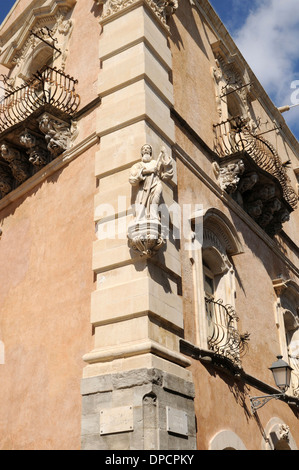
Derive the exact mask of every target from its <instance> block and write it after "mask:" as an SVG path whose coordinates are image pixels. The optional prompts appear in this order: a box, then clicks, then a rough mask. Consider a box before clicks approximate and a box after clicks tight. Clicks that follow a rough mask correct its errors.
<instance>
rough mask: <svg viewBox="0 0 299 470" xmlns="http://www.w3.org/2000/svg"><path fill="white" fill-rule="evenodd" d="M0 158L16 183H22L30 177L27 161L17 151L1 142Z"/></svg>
mask: <svg viewBox="0 0 299 470" xmlns="http://www.w3.org/2000/svg"><path fill="white" fill-rule="evenodd" d="M1 156H2V158H3V160H5V161H6V162H7V163H8V164H9V167H10V169H11V172H12V175H13V177H14V179H15V180H16V181H17V182H18V183H23V181H25V180H26V179H27V178H29V176H30V170H29V164H28V159H27V158H26V157H25V155H23V154H22V153H21V152H20V151H19V150H17V149H15V148H13V147H12V146H11V145H9V144H7V143H5V142H2V144H1Z"/></svg>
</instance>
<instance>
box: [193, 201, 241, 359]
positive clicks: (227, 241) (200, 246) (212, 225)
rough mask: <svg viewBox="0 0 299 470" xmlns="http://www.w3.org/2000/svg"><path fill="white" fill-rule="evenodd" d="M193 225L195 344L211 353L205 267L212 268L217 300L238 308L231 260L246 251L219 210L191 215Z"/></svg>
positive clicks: (231, 225)
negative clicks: (205, 265)
mask: <svg viewBox="0 0 299 470" xmlns="http://www.w3.org/2000/svg"><path fill="white" fill-rule="evenodd" d="M190 223H191V227H192V236H191V238H192V242H191V250H190V254H189V258H190V261H191V263H192V272H193V290H194V300H195V312H194V313H195V329H196V337H195V342H196V346H198V347H200V348H201V349H205V350H209V347H208V324H207V323H208V322H207V318H206V302H205V291H204V264H208V265H209V269H210V270H211V271H212V272H213V273H214V277H215V279H216V281H217V286H216V289H215V297H217V300H219V299H221V300H222V301H223V304H224V305H230V306H231V307H232V308H235V296H236V287H235V271H234V266H233V264H232V262H231V259H230V258H231V256H234V255H237V254H241V253H243V252H244V250H243V247H242V244H241V241H240V239H239V236H238V234H237V231H236V229H235V227H234V226H233V224H232V223H231V222H230V220H229V219H228V217H227V216H225V215H224V214H223V213H222V212H221V211H220V210H218V209H216V208H209V209H207V210H200V211H198V212H197V213H195V214H193V215H192V217H191V220H190ZM194 227H195V232H194V231H193V230H194ZM218 297H219V299H218Z"/></svg>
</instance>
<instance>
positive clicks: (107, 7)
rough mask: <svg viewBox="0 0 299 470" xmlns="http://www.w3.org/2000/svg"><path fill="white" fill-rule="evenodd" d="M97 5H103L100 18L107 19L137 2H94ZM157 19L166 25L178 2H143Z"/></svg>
mask: <svg viewBox="0 0 299 470" xmlns="http://www.w3.org/2000/svg"><path fill="white" fill-rule="evenodd" d="M95 1H96V2H97V3H98V4H101V5H104V9H103V14H102V18H103V19H104V18H107V17H108V16H111V15H113V14H114V13H117V12H119V11H121V10H123V9H124V8H126V7H129V6H130V5H133V4H134V3H137V2H139V0H95ZM145 1H146V3H147V4H148V5H149V6H150V8H151V9H152V10H153V11H154V12H155V13H156V15H157V17H158V18H159V19H160V20H161V21H162V22H163V23H164V24H166V21H167V18H169V17H170V16H171V15H173V13H174V12H175V11H176V10H177V8H178V0H145Z"/></svg>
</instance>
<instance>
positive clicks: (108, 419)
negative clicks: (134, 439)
mask: <svg viewBox="0 0 299 470" xmlns="http://www.w3.org/2000/svg"><path fill="white" fill-rule="evenodd" d="M128 431H133V406H120V407H117V408H107V409H105V410H101V412H100V433H101V434H102V435H104V434H115V433H119V432H128Z"/></svg>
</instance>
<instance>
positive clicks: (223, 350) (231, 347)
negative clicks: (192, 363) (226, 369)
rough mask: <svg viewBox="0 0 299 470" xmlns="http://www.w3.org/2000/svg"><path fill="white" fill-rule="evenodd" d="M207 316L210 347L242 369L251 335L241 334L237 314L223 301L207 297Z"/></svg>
mask: <svg viewBox="0 0 299 470" xmlns="http://www.w3.org/2000/svg"><path fill="white" fill-rule="evenodd" d="M205 304H206V315H207V319H208V347H209V349H210V350H211V351H213V352H214V353H215V354H216V355H219V356H221V357H225V358H227V359H228V360H229V361H231V363H232V364H233V365H235V366H237V367H241V358H242V357H243V356H244V354H245V353H246V351H247V348H248V341H249V334H248V333H245V334H240V333H239V332H238V330H237V328H236V324H237V322H238V321H239V319H238V317H237V315H236V312H235V311H234V309H233V307H231V306H230V305H224V304H223V302H222V300H217V301H216V300H214V299H212V298H208V297H206V299H205Z"/></svg>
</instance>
